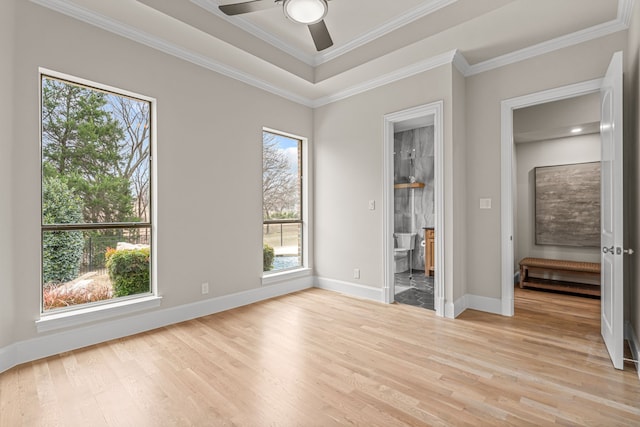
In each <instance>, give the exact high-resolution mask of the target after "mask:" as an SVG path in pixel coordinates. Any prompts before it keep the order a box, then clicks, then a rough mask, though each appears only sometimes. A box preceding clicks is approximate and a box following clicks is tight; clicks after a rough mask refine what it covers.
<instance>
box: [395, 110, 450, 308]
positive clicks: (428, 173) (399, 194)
mask: <svg viewBox="0 0 640 427" xmlns="http://www.w3.org/2000/svg"><path fill="white" fill-rule="evenodd" d="M442 145H443V140H442V102H437V103H433V104H429V105H425V106H421V107H416V108H412V109H410V110H405V111H401V112H398V113H393V114H389V115H386V116H385V235H384V238H385V242H384V243H385V260H386V262H385V298H386V302H389V303H391V302H398V303H404V304H410V305H414V306H419V307H422V308H426V309H430V310H435V311H436V313H437V314H439V315H442V314H444V298H443V295H444V292H443V280H442V278H443V277H444V275H443V274H442V273H443V272H442V269H441V268H439V266H441V265H444V263H442V261H441V256H439V255H440V251H439V248H441V247H442V243H441V241H442V236H441V235H440V234H441V233H438V230H442V213H441V212H442V203H441V202H440V203H438V199H439V197H441V195H442V190H441V188H442V184H443V183H442V156H441V153H442Z"/></svg>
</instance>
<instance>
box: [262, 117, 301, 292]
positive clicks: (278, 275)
mask: <svg viewBox="0 0 640 427" xmlns="http://www.w3.org/2000/svg"><path fill="white" fill-rule="evenodd" d="M264 132H268V133H271V134H275V135H279V136H283V137H286V138H291V139H295V140H298V141H299V144H300V145H299V146H300V153H299V155H298V158H299V160H298V161H299V165H298V167H299V169H300V172H299V177H300V178H299V180H300V219H282V220H267V221H265V220H264V217H263V218H262V225H261V227H263V229H264V225H265V224H300V229H301V231H300V233H301V237H300V240H301V242H300V250H301V252H302V253H301V255H300V258H301V265H300V266H297V267H292V268H287V269H283V270H275V271H274V270H272V271H263V272H262V284H263V285H269V284H273V283H277V282H279V281H281V280H284V279H289V278H293V277H300V276H308V275H309V274H310V273H311V244H310V242H311V232H310V230H311V228H310V212H311V209H310V201H311V197H310V189H311V185H310V181H311V179H310V175H311V174H310V162H309V151H310V144H309V140H308V138H306V137H303V136H300V135H296V134H293V133H289V132H284V131H281V130H277V129H273V128H268V127H263V128H262V133H264ZM262 201H263V203H264V194H263V195H262ZM260 215H261V216H262V215H263V212H262V211H261V213H260ZM262 245H264V238H263V240H262Z"/></svg>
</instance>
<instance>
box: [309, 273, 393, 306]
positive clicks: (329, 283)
mask: <svg viewBox="0 0 640 427" xmlns="http://www.w3.org/2000/svg"><path fill="white" fill-rule="evenodd" d="M314 286H315V287H316V288H320V289H326V290H329V291H335V292H340V293H341V294H345V295H349V296H352V297H357V298H364V299H368V300H373V301H377V302H384V289H383V288H376V287H373V286H365V285H361V284H358V283H351V282H344V281H342V280H334V279H327V278H324V277H317V276H316V278H315V281H314Z"/></svg>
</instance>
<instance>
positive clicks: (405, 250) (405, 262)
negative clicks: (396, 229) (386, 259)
mask: <svg viewBox="0 0 640 427" xmlns="http://www.w3.org/2000/svg"><path fill="white" fill-rule="evenodd" d="M393 237H395V239H396V247H395V248H394V250H393V261H394V263H393V267H394V268H393V272H394V273H402V272H404V271H407V270H409V267H410V265H409V254H410V251H411V250H413V249H414V248H415V242H416V233H394V235H393Z"/></svg>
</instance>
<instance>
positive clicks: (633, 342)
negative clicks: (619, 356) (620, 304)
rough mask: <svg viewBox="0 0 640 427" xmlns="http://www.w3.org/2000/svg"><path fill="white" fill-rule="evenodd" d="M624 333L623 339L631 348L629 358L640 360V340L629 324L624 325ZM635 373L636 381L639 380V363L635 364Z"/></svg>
mask: <svg viewBox="0 0 640 427" xmlns="http://www.w3.org/2000/svg"><path fill="white" fill-rule="evenodd" d="M624 332H625V334H624V335H625V338H626V339H627V341H628V342H629V348H631V357H633V359H634V360H640V339H639V338H638V334H636V331H635V330H634V329H633V325H632V324H631V323H630V322H626V323H625V328H624ZM636 372H637V373H638V379H640V363H639V362H636Z"/></svg>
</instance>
